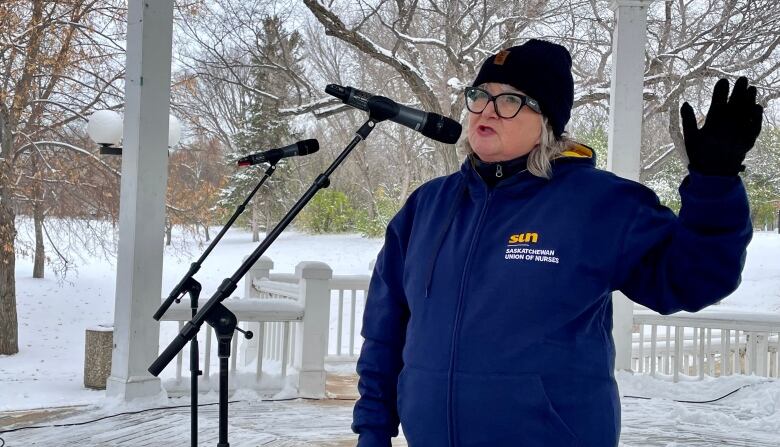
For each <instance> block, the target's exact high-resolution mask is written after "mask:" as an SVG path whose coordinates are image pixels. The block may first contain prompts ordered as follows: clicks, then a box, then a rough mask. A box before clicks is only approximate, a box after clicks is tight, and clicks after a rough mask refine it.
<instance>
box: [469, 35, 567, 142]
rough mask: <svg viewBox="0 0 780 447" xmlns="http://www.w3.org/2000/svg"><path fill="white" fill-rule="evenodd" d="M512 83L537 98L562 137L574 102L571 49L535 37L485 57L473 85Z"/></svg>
mask: <svg viewBox="0 0 780 447" xmlns="http://www.w3.org/2000/svg"><path fill="white" fill-rule="evenodd" d="M486 82H498V83H502V84H509V85H511V86H512V87H514V88H516V89H518V90H522V91H523V92H524V93H525V94H526V95H528V96H530V97H531V98H533V99H535V100H537V101H538V102H539V105H540V107H541V109H542V114H543V115H544V116H546V117H547V119H548V121H549V122H550V125H551V126H552V129H553V133H554V134H555V137H556V138H558V139H560V138H561V135H562V134H563V130H564V128H565V127H566V123H568V122H569V118H570V117H571V109H572V107H573V106H574V79H573V78H572V74H571V55H570V54H569V51H568V50H567V49H566V48H564V47H562V46H560V45H558V44H555V43H552V42H547V41H545V40H539V39H531V40H529V41H528V42H526V43H524V44H522V45H519V46H516V47H511V48H507V49H505V50H501V51H499V52H498V54H494V55H493V56H490V57H488V58H487V59H485V62H483V63H482V67H481V68H480V69H479V73H478V74H477V78H476V79H474V83H473V84H472V86H474V87H476V86H478V85H481V84H484V83H486Z"/></svg>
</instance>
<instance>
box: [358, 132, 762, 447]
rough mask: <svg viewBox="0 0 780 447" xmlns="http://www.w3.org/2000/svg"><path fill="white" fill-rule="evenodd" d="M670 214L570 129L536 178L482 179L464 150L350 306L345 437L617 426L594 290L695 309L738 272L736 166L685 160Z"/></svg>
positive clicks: (454, 441)
mask: <svg viewBox="0 0 780 447" xmlns="http://www.w3.org/2000/svg"><path fill="white" fill-rule="evenodd" d="M679 191H680V196H681V199H682V207H681V210H680V214H679V217H678V216H675V214H674V213H673V212H672V211H671V210H669V209H668V208H666V207H664V206H663V205H661V204H660V203H659V200H658V198H657V196H656V195H655V193H654V192H653V191H652V190H650V189H648V188H647V187H645V186H643V185H641V184H639V183H637V182H634V181H630V180H626V179H623V178H620V177H618V176H616V175H614V174H612V173H609V172H606V171H602V170H599V169H597V168H596V167H595V163H594V158H593V154H592V151H590V150H589V149H588V148H587V147H585V146H578V147H576V148H575V150H572V151H567V152H566V153H564V157H561V158H558V159H556V160H554V161H553V175H552V178H551V179H550V180H547V179H543V178H539V177H535V176H533V175H531V174H530V173H528V172H527V171H526V172H521V173H519V174H516V175H514V176H513V177H511V178H507V179H505V180H503V181H502V182H500V183H499V184H498V185H496V186H495V187H494V188H488V187H487V185H486V184H485V183H484V182H483V180H482V179H481V178H480V177H479V175H478V174H477V173H476V172H475V170H474V168H473V167H472V165H471V163H470V161H469V160H468V159H467V160H466V162H464V164H463V166H462V168H461V170H460V172H458V173H455V174H452V175H449V176H446V177H441V178H437V179H434V180H432V181H430V182H428V183H426V184H424V185H423V186H421V187H420V188H419V189H417V190H416V191H415V192H414V193H413V194H412V195H411V196H410V197H409V199H408V201H407V202H406V204H405V205H404V207H403V209H401V211H400V212H399V213H398V214H397V215H396V216H395V217H394V218H393V220H392V221H391V222H390V225H389V226H388V228H387V233H386V238H385V244H384V247H383V248H382V250H381V252H380V253H379V256H378V259H377V262H376V266H375V269H374V272H373V275H372V278H371V283H370V287H369V292H368V298H367V302H366V308H365V313H364V317H363V329H362V332H361V334H362V335H363V337H364V339H365V341H364V343H363V347H362V350H361V353H360V358H359V360H358V364H357V371H358V374H359V376H360V378H359V384H358V389H359V392H360V396H361V397H360V399H359V400H358V401H357V403H356V404H355V409H354V422H353V424H352V429H353V431H355V432H356V433H359V434H360V436H359V441H358V445H359V446H360V447H378V446H382V447H385V446H390V438H391V437H393V436H396V435H397V434H398V424H399V421H400V423H401V426H402V427H403V431H404V435H405V436H406V439H407V441H408V443H409V446H411V447H444V446H447V447H476V446H485V447H488V446H489V447H503V446H506V447H516V446H545V447H555V446H594V447H606V446H615V445H617V444H618V438H619V435H620V400H619V396H618V390H617V386H616V383H615V379H614V373H613V370H614V357H615V349H614V343H613V340H612V334H611V331H612V300H611V292H612V291H614V290H620V291H622V292H623V293H625V294H626V295H627V296H628V297H629V298H630V299H632V300H633V301H635V302H637V303H640V304H642V305H644V306H647V307H649V308H650V309H653V310H655V311H657V312H660V313H662V314H670V313H674V312H677V311H680V310H686V311H689V312H696V311H698V310H700V309H702V308H704V307H706V306H708V305H710V304H712V303H715V302H717V301H719V300H721V299H722V298H724V297H725V296H726V295H728V294H729V293H731V292H732V291H734V290H735V289H736V288H737V286H738V284H739V283H740V274H741V271H742V267H743V265H744V259H745V254H746V247H747V244H748V242H749V241H750V239H751V236H752V226H751V223H750V217H749V209H748V201H747V196H746V193H745V189H744V186H743V184H742V180H741V179H740V178H739V177H711V176H704V175H700V174H697V173H696V172H691V173H689V175H688V176H687V177H686V178H685V179H684V180H683V182H682V184H681V186H680V188H679Z"/></svg>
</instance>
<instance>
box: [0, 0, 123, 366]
mask: <svg viewBox="0 0 780 447" xmlns="http://www.w3.org/2000/svg"><path fill="white" fill-rule="evenodd" d="M123 14H124V9H123V8H121V7H120V6H119V5H116V4H113V2H111V1H108V0H103V1H98V0H91V1H87V0H83V1H72V2H67V3H57V2H45V1H31V2H30V1H14V0H12V1H6V2H4V3H2V4H0V72H2V76H1V77H0V141H2V143H1V144H0V163H2V169H0V171H2V173H1V174H0V248H2V250H0V354H13V353H15V352H18V340H17V338H18V337H17V322H16V311H15V308H16V290H15V287H14V282H15V272H14V268H15V242H16V241H15V238H16V236H17V231H16V226H15V225H16V222H15V217H16V215H17V212H19V210H22V211H24V210H26V209H29V210H31V214H32V217H33V220H34V222H35V224H34V226H35V238H36V242H35V257H36V259H35V262H34V264H35V274H36V276H38V275H42V273H43V272H42V262H43V261H42V260H43V258H44V256H45V255H44V253H43V247H44V244H43V238H44V237H45V234H46V228H45V226H44V223H43V219H44V216H45V213H46V212H47V210H49V209H50V206H49V205H48V204H50V203H52V202H54V201H56V200H55V198H56V194H54V192H53V191H57V190H58V189H59V188H56V187H52V184H53V183H52V182H55V181H56V182H59V183H61V184H67V183H68V180H67V179H62V178H60V177H57V176H56V175H53V174H54V173H55V171H56V170H55V169H54V165H56V164H57V163H54V164H52V161H51V159H52V158H55V157H57V155H56V152H53V150H54V149H55V148H56V149H57V150H59V151H60V152H62V151H65V152H68V153H70V155H77V156H84V157H88V158H91V159H92V160H94V161H95V163H96V164H97V165H100V166H103V167H105V168H107V169H108V170H109V171H111V170H115V169H114V168H112V167H111V166H109V165H107V164H106V163H105V162H102V161H101V160H99V158H97V157H96V156H95V155H94V154H93V153H91V152H90V151H87V150H84V149H82V148H80V147H78V146H77V145H76V144H73V142H68V141H67V140H64V141H63V140H62V139H61V138H62V137H63V136H65V135H69V136H72V135H74V131H73V126H75V125H76V123H79V121H80V120H83V119H84V117H85V116H86V115H87V114H88V113H89V112H90V110H92V109H93V108H94V107H95V106H97V105H101V106H104V105H105V104H106V102H107V101H108V102H111V101H116V100H117V99H118V98H120V97H121V95H120V92H119V91H118V90H117V86H116V81H117V80H118V79H119V78H120V77H121V72H120V73H117V72H114V73H113V75H106V73H107V71H106V67H107V61H109V60H111V59H112V58H114V57H115V56H116V55H119V54H121V53H122V52H123V51H124V50H123V49H122V46H121V45H119V44H117V41H116V40H115V37H112V34H111V33H112V32H113V31H116V29H115V28H112V27H115V22H116V20H117V19H121V17H122V16H123ZM114 35H115V34H114ZM108 65H110V64H108ZM108 71H110V70H108ZM79 125H82V124H81V123H79ZM53 153H54V154H55V155H54V156H52V154H53ZM70 183H71V184H73V183H74V182H70ZM72 186H73V185H72Z"/></svg>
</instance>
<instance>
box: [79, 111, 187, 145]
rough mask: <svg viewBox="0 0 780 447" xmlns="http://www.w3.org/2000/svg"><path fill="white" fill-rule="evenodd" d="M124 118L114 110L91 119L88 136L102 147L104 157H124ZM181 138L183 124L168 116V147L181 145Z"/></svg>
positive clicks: (96, 113) (88, 124)
mask: <svg viewBox="0 0 780 447" xmlns="http://www.w3.org/2000/svg"><path fill="white" fill-rule="evenodd" d="M122 127H123V123H122V116H121V115H119V114H118V113H117V112H114V111H112V110H98V111H97V112H95V113H93V114H92V115H90V117H89V122H88V123H87V134H89V137H90V138H91V139H92V141H94V142H95V143H97V144H98V145H100V153H101V154H102V155H122V147H121V146H119V143H120V142H121V141H122ZM180 138H181V123H179V120H178V119H177V118H176V117H175V116H173V115H168V147H169V148H172V147H174V146H176V145H177V144H179V139H180Z"/></svg>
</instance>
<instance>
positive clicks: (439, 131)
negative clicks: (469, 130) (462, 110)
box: [420, 113, 463, 144]
mask: <svg viewBox="0 0 780 447" xmlns="http://www.w3.org/2000/svg"><path fill="white" fill-rule="evenodd" d="M462 131H463V126H461V125H460V123H459V122H457V121H455V120H453V119H452V118H447V117H446V116H441V115H439V114H438V113H428V119H427V120H426V121H425V126H423V128H422V129H421V130H420V133H422V134H423V135H425V136H426V137H428V138H433V139H434V140H436V141H440V142H442V143H445V144H455V143H457V142H458V138H460V133H461V132H462Z"/></svg>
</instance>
